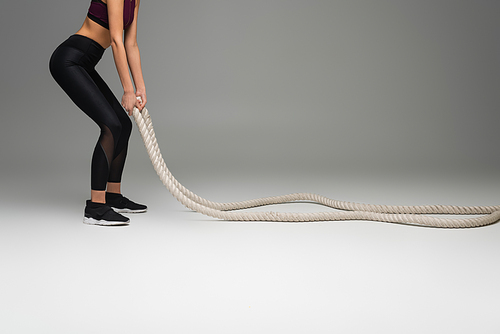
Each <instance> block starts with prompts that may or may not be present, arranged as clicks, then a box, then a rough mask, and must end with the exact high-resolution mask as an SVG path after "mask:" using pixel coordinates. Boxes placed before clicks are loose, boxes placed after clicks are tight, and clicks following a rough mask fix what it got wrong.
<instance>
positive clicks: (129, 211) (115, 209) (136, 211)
mask: <svg viewBox="0 0 500 334" xmlns="http://www.w3.org/2000/svg"><path fill="white" fill-rule="evenodd" d="M111 209H113V211H114V212H116V213H143V212H146V211H148V209H143V210H130V209H118V208H113V207H111Z"/></svg>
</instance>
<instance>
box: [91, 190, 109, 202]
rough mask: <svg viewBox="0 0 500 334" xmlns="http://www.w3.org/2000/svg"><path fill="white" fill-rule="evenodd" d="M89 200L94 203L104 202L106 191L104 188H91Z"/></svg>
mask: <svg viewBox="0 0 500 334" xmlns="http://www.w3.org/2000/svg"><path fill="white" fill-rule="evenodd" d="M90 201H91V202H94V203H106V191H104V190H91V191H90Z"/></svg>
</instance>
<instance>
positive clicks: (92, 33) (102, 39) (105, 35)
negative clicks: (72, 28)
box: [76, 17, 111, 49]
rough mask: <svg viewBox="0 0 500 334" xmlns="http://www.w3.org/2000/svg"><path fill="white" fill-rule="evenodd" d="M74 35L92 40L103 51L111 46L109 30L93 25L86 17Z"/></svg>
mask: <svg viewBox="0 0 500 334" xmlns="http://www.w3.org/2000/svg"><path fill="white" fill-rule="evenodd" d="M76 34H77V35H82V36H85V37H88V38H90V39H93V40H94V41H96V42H97V43H99V44H100V45H101V46H102V47H103V48H105V49H107V48H108V47H109V46H110V45H111V35H110V34H109V30H108V29H106V28H104V27H103V26H101V25H99V24H97V23H95V22H94V21H92V20H91V19H89V18H88V17H85V21H83V25H82V27H81V28H80V30H78V31H77V32H76Z"/></svg>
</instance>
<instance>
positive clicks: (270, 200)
mask: <svg viewBox="0 0 500 334" xmlns="http://www.w3.org/2000/svg"><path fill="white" fill-rule="evenodd" d="M133 115H134V119H135V122H136V123H137V126H138V128H139V132H140V133H141V136H142V140H143V141H144V145H145V146H146V149H147V151H148V155H149V158H150V159H151V162H152V164H153V167H154V169H155V171H156V173H157V174H158V176H159V177H160V179H161V181H162V182H163V184H164V185H165V186H166V187H167V189H168V191H170V193H171V194H172V195H173V196H174V197H175V198H176V199H177V200H178V201H179V202H181V203H182V204H183V205H184V206H186V207H187V208H189V209H191V210H194V211H197V212H199V213H202V214H204V215H207V216H210V217H213V218H218V219H223V220H231V221H274V222H312V221H341V220H369V221H378V222H389V223H399V224H408V225H420V226H428V227H443V228H470V227H479V226H485V225H490V224H493V223H495V222H497V221H498V220H500V205H496V206H451V205H420V206H393V205H373V204H359V203H350V202H344V201H337V200H332V199H329V198H326V197H323V196H320V195H315V194H311V193H296V194H289V195H283V196H275V197H265V198H258V199H253V200H248V201H242V202H233V203H218V202H212V201H209V200H206V199H204V198H201V197H199V196H198V195H196V194H194V193H193V192H191V191H189V190H188V189H186V188H185V187H184V186H182V185H181V184H180V183H179V182H178V181H177V180H176V179H175V178H174V177H173V175H172V174H171V173H170V171H169V170H168V168H167V166H166V164H165V161H164V160H163V157H162V155H161V152H160V148H159V147H158V143H157V141H156V136H155V132H154V129H153V123H152V121H151V116H150V115H149V112H148V110H147V109H146V108H144V109H143V110H142V111H139V110H138V109H137V108H135V107H134V110H133ZM294 201H309V202H311V203H315V204H322V205H325V206H328V207H330V208H333V209H337V210H342V211H336V212H315V213H288V212H287V213H283V212H271V211H266V212H234V211H235V210H241V209H247V208H252V207H258V206H265V205H271V204H280V203H286V202H294ZM423 214H446V215H483V216H480V217H473V218H463V219H462V218H460V219H459V218H439V217H430V216H424V215H423Z"/></svg>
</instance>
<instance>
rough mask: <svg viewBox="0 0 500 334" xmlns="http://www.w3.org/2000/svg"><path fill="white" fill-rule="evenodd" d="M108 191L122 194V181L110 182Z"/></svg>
mask: <svg viewBox="0 0 500 334" xmlns="http://www.w3.org/2000/svg"><path fill="white" fill-rule="evenodd" d="M107 192H108V193H113V194H121V193H122V192H121V183H120V182H108V189H107Z"/></svg>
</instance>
